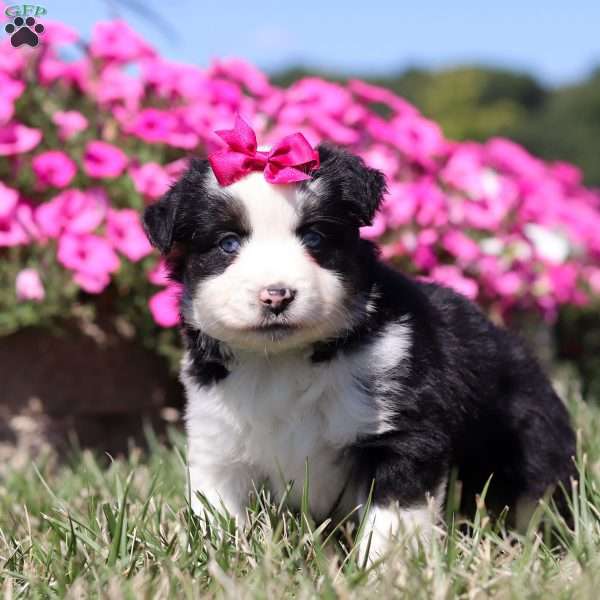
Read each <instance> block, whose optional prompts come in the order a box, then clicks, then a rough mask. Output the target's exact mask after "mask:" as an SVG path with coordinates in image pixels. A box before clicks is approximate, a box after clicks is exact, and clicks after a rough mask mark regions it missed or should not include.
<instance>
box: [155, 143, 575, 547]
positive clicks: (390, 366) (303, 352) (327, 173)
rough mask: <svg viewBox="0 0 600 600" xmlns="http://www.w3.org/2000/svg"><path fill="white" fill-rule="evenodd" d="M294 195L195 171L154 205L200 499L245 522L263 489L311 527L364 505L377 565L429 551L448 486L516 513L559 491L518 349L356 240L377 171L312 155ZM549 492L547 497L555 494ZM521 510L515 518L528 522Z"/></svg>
mask: <svg viewBox="0 0 600 600" xmlns="http://www.w3.org/2000/svg"><path fill="white" fill-rule="evenodd" d="M317 151H318V155H319V159H320V165H319V167H318V168H317V169H316V170H315V171H314V172H313V173H311V177H310V179H308V180H306V181H302V182H300V183H292V184H285V185H277V184H272V183H268V182H267V181H266V179H265V177H264V176H263V173H261V172H252V173H250V174H248V175H247V176H244V177H243V178H241V179H239V180H238V181H236V182H234V183H232V184H231V185H226V186H222V185H219V183H218V182H217V180H216V178H215V174H214V173H213V171H212V170H211V166H210V164H209V162H208V161H203V160H195V161H193V162H192V163H191V166H190V167H189V170H188V171H187V172H186V173H185V174H184V175H183V177H182V178H181V180H180V181H178V182H177V183H176V184H175V185H174V186H173V187H172V188H171V190H170V191H169V192H168V193H167V194H166V196H165V197H164V198H163V199H162V200H160V201H159V202H158V203H156V204H154V205H152V206H150V207H149V208H147V210H146V213H145V216H144V221H145V227H146V231H147V233H148V236H149V238H150V240H151V242H152V243H153V244H154V245H155V246H157V247H158V248H159V249H160V250H161V251H162V252H163V253H164V254H165V255H167V257H168V259H169V264H170V266H171V270H172V277H173V278H174V279H175V280H176V281H179V282H181V283H182V284H183V296H182V304H181V315H182V331H183V339H184V342H185V357H184V359H183V363H182V371H181V379H182V381H183V383H184V385H185V388H186V393H187V401H188V406H187V414H186V421H187V433H188V441H189V470H190V481H191V488H192V503H193V508H194V510H196V511H200V509H201V503H200V501H199V500H198V498H197V494H196V493H197V492H200V493H201V494H203V495H205V496H206V498H207V499H208V500H209V501H211V502H213V503H214V504H215V506H217V507H224V508H226V509H227V511H228V512H229V513H230V514H231V515H233V516H234V517H236V518H237V519H239V520H240V521H241V522H242V523H243V522H244V520H245V516H246V506H247V503H248V500H249V494H250V493H251V492H252V491H253V490H254V489H257V488H260V487H261V486H265V487H266V488H268V489H270V490H271V493H272V494H273V495H274V497H275V498H278V497H281V495H282V494H283V493H284V491H285V490H286V488H287V486H288V483H289V482H290V481H294V482H295V485H293V487H292V489H291V492H290V493H289V495H288V496H287V502H288V503H289V504H290V505H291V506H292V507H299V505H300V500H301V496H302V488H303V481H304V479H305V465H306V463H308V474H309V475H308V478H309V482H308V483H309V487H308V489H309V503H310V510H311V513H312V515H313V516H314V518H315V519H317V520H321V519H324V518H326V517H332V518H333V519H335V518H336V517H340V516H343V515H347V514H348V513H350V512H351V511H352V510H353V509H355V508H356V507H362V509H361V508H359V509H358V510H357V511H356V512H357V514H359V515H361V510H364V507H365V506H366V504H367V503H366V500H367V498H368V496H369V493H370V490H371V486H372V482H374V484H373V494H372V501H371V503H370V505H369V514H367V515H364V517H365V519H366V521H365V522H366V523H367V525H368V528H369V529H368V532H370V534H371V536H372V541H371V553H370V554H371V557H374V556H379V555H381V554H382V553H383V552H385V549H386V546H387V544H388V542H389V541H390V540H392V539H393V538H394V536H397V535H398V534H399V532H405V531H406V530H407V528H408V530H410V531H419V532H420V534H421V535H424V536H427V535H428V533H430V532H431V530H432V526H433V525H435V523H436V519H437V518H438V517H439V513H440V510H441V507H442V505H443V503H444V500H445V493H446V487H447V483H448V478H449V474H450V472H451V470H452V469H454V468H455V469H456V472H457V474H458V478H459V479H460V481H461V482H462V500H463V508H464V509H465V510H468V509H470V508H472V507H473V506H474V504H475V496H476V494H478V493H480V492H481V491H482V489H483V487H484V486H485V484H486V482H487V481H488V479H490V477H491V480H490V481H491V482H490V486H489V490H488V493H487V497H486V505H487V507H488V509H489V510H490V511H495V512H496V514H497V513H499V512H500V511H501V510H502V509H503V508H504V507H505V506H508V507H509V509H510V510H509V518H512V520H513V522H515V523H516V522H518V521H519V519H520V518H522V515H521V514H520V511H523V510H524V508H526V507H529V508H530V507H531V506H532V504H535V502H536V501H537V500H538V499H539V498H541V497H542V496H544V494H546V492H548V490H550V491H551V490H552V489H555V488H556V489H557V484H563V485H564V486H567V487H569V486H570V483H569V481H570V477H571V476H572V475H573V474H574V467H573V460H572V457H573V455H574V454H575V440H574V434H573V431H572V428H571V425H570V423H569V416H568V414H567V411H566V409H565V407H564V406H563V403H562V402H561V400H560V399H559V398H558V396H557V395H556V393H555V392H554V391H553V389H552V386H551V384H550V383H549V381H548V379H547V378H546V376H545V375H544V374H543V372H542V370H541V368H540V366H539V365H538V364H537V363H536V361H535V360H534V359H533V358H532V356H531V355H530V354H529V353H528V352H527V351H526V349H525V348H524V346H523V344H522V343H521V341H519V339H518V338H517V337H515V336H514V335H512V334H510V333H509V332H507V331H505V330H503V329H500V328H498V327H496V326H495V325H494V324H492V323H491V322H490V321H489V320H488V319H487V318H486V317H485V316H484V314H483V313H482V312H481V311H480V310H479V309H478V308H477V307H476V306H475V305H474V304H473V303H471V302H470V301H469V300H467V299H466V298H464V297H462V296H461V295H459V294H457V293H455V292H453V291H451V290H449V289H446V288H445V287H441V286H439V285H435V284H433V283H424V282H421V281H416V280H413V279H411V278H409V277H406V276H404V275H403V274H402V273H399V272H397V271H396V270H394V269H393V268H391V267H390V266H388V265H386V264H384V263H383V262H381V261H380V260H379V259H378V253H377V250H376V247H375V246H374V244H373V243H371V242H370V241H367V240H364V239H361V237H360V235H359V228H360V227H361V226H364V225H367V224H369V223H370V222H371V220H372V218H373V216H374V214H375V212H376V211H377V209H378V207H379V205H380V202H381V200H382V196H383V194H384V191H385V180H384V177H383V175H382V174H381V173H380V172H378V171H376V170H374V169H370V168H367V166H366V165H365V164H364V162H363V161H362V160H361V159H359V158H357V157H355V156H353V155H351V154H349V153H347V152H346V151H344V150H341V149H338V148H335V147H332V146H328V145H321V146H319V147H318V149H317ZM556 493H557V494H558V492H556ZM523 514H524V513H523Z"/></svg>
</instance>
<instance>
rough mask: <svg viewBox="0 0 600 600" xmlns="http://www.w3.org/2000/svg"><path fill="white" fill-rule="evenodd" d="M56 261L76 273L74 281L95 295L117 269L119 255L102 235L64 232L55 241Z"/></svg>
mask: <svg viewBox="0 0 600 600" xmlns="http://www.w3.org/2000/svg"><path fill="white" fill-rule="evenodd" d="M57 257H58V261H59V262H60V263H61V264H62V265H63V266H65V267H66V268H67V269H70V270H72V271H74V272H75V277H74V279H75V281H76V282H77V283H78V284H79V285H80V286H81V287H82V288H83V289H84V290H85V291H87V292H89V293H92V294H97V293H99V292H101V291H102V290H103V289H104V288H105V287H106V286H107V285H108V283H109V282H110V277H109V274H110V273H114V272H115V271H116V270H117V269H118V268H119V257H118V256H117V255H116V254H115V251H114V250H113V249H112V247H111V245H110V244H109V243H108V241H107V240H105V239H104V238H102V237H100V236H97V235H90V234H83V235H74V234H72V233H65V234H64V235H62V236H61V238H60V240H59V242H58V253H57Z"/></svg>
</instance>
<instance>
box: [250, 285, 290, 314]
mask: <svg viewBox="0 0 600 600" xmlns="http://www.w3.org/2000/svg"><path fill="white" fill-rule="evenodd" d="M295 296H296V290H292V289H291V288H288V287H285V286H283V285H280V284H275V285H269V286H267V287H266V288H263V289H262V290H260V292H259V294H258V299H259V300H260V303H261V304H262V305H263V306H264V307H265V308H267V309H268V310H270V311H271V312H273V313H275V314H276V315H278V314H279V313H280V312H282V311H284V310H285V309H286V308H287V307H288V306H289V304H290V303H291V302H292V300H293V299H294V298H295Z"/></svg>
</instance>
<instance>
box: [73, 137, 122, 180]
mask: <svg viewBox="0 0 600 600" xmlns="http://www.w3.org/2000/svg"><path fill="white" fill-rule="evenodd" d="M127 162H128V160H127V156H126V154H125V153H124V152H123V151H122V150H120V149H119V148H117V147H116V146H113V145H112V144H108V143H106V142H100V141H97V140H96V141H93V142H88V144H87V146H86V147H85V153H84V155H83V169H84V171H85V172H86V173H87V174H88V175H89V176H90V177H95V178H104V177H106V178H112V177H118V176H119V175H120V174H121V173H122V172H123V171H124V170H125V167H127Z"/></svg>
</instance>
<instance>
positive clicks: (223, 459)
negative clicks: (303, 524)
mask: <svg viewBox="0 0 600 600" xmlns="http://www.w3.org/2000/svg"><path fill="white" fill-rule="evenodd" d="M409 348H410V329H409V327H408V325H407V324H392V325H390V326H388V328H387V329H386V330H385V331H384V332H383V333H382V334H381V335H380V336H379V337H378V338H376V339H375V340H374V341H373V342H372V343H370V344H368V345H366V346H365V347H364V348H363V349H362V350H360V351H358V352H354V353H351V354H344V353H341V354H339V355H338V356H337V357H336V358H334V359H333V360H332V361H331V362H325V363H319V364H313V363H311V361H310V354H311V349H310V348H306V349H304V350H300V351H287V352H280V353H275V354H267V355H264V354H257V353H253V352H249V351H245V350H242V351H239V350H238V351H236V352H234V354H235V358H234V359H233V360H232V362H231V364H230V365H228V366H229V369H230V374H229V375H228V377H227V378H225V379H224V380H222V381H221V382H219V383H218V384H216V385H214V386H211V387H209V388H206V387H202V388H201V387H198V386H197V385H196V384H195V383H194V381H193V380H192V378H190V377H188V376H186V375H185V371H186V366H187V361H188V360H189V359H188V358H187V357H186V358H185V359H184V365H183V367H184V368H183V373H184V375H183V377H182V380H183V383H184V385H185V387H186V391H187V397H188V410H187V431H188V440H189V442H188V443H189V467H190V482H191V487H192V492H195V491H196V490H199V491H201V492H202V493H204V494H205V495H206V496H207V497H208V498H209V500H212V501H213V502H214V503H216V504H217V505H218V504H220V503H221V502H222V503H223V504H224V505H225V508H226V509H227V510H228V511H229V512H231V513H232V514H233V515H234V516H236V517H238V518H242V519H243V517H244V507H245V505H246V502H247V500H248V494H249V492H250V491H251V490H252V488H253V486H256V487H260V486H261V485H262V484H266V485H267V486H268V487H269V488H270V489H271V490H272V492H273V493H274V494H275V497H276V498H279V497H281V494H282V493H283V491H284V490H285V487H286V484H287V483H288V482H289V481H294V482H295V484H294V487H293V489H292V492H291V494H290V496H289V497H288V500H289V502H290V503H291V504H292V505H293V506H299V503H300V497H301V492H302V486H303V482H304V476H305V463H306V461H308V468H309V503H310V509H311V512H312V514H313V515H314V516H315V518H317V519H323V518H325V517H327V516H330V515H329V512H330V511H331V510H332V508H333V507H334V504H335V503H336V500H337V498H338V496H339V495H340V493H341V491H342V490H343V489H344V486H346V493H344V499H343V506H341V507H340V510H343V511H346V512H349V511H350V510H352V509H353V508H355V507H356V506H357V505H358V504H359V503H360V502H362V501H364V498H363V497H361V496H360V495H359V490H357V489H356V488H354V487H353V481H352V480H351V475H352V474H351V473H350V471H349V463H348V460H347V458H345V457H344V454H343V452H342V450H343V449H344V448H346V447H347V446H348V445H350V444H352V443H353V442H355V441H356V440H357V438H358V436H360V435H364V434H376V433H383V432H385V431H388V430H389V429H390V423H389V421H390V417H391V414H390V413H389V411H387V410H386V409H385V407H384V406H383V405H382V403H381V399H380V398H378V396H377V388H376V389H375V390H374V392H373V391H371V393H370V392H369V390H367V389H365V387H364V385H362V384H361V383H360V378H361V377H362V378H364V377H365V376H366V375H367V374H370V375H371V377H372V378H374V379H385V377H386V374H387V372H388V371H389V370H390V369H392V368H396V367H398V365H400V368H402V361H403V360H404V359H405V358H406V357H407V355H408V352H409ZM387 389H388V388H386V390H387ZM347 484H348V485H347ZM192 498H193V507H194V509H195V510H198V508H199V506H200V505H199V503H198V501H197V500H196V499H195V494H194V493H193V494H192Z"/></svg>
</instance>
